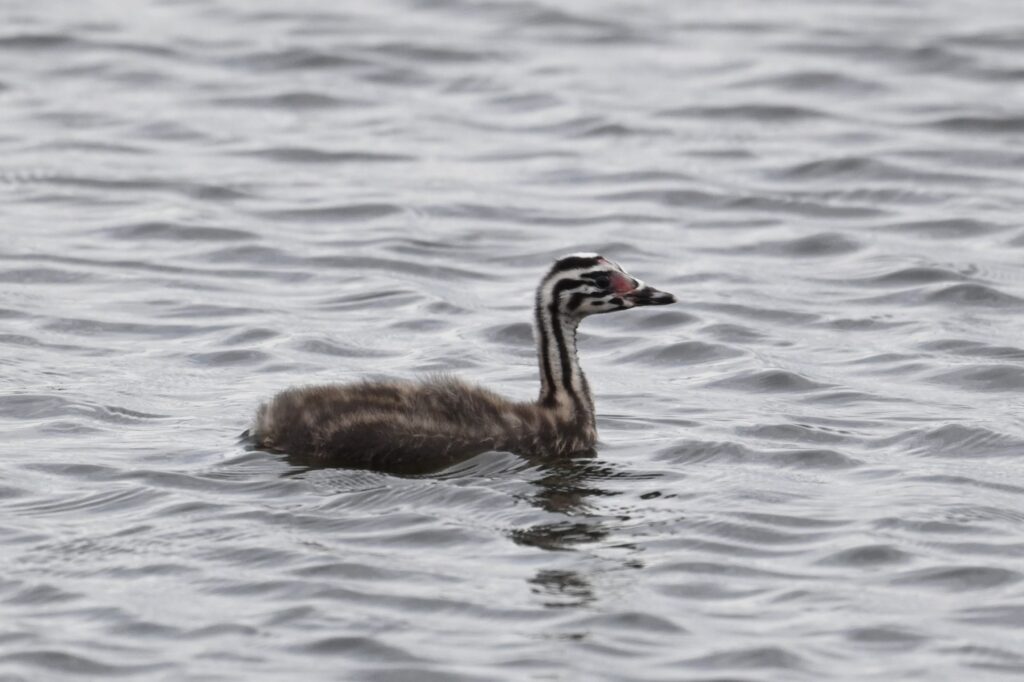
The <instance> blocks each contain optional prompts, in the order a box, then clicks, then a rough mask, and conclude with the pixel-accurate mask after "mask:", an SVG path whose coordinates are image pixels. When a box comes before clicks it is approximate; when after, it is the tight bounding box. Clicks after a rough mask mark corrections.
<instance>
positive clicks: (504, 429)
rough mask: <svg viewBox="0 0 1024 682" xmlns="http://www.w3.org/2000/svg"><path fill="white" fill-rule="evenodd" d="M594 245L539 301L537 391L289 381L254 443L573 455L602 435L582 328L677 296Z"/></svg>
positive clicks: (559, 266) (440, 455) (316, 456)
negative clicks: (598, 317)
mask: <svg viewBox="0 0 1024 682" xmlns="http://www.w3.org/2000/svg"><path fill="white" fill-rule="evenodd" d="M675 300H676V299H675V297H674V296H673V295H672V294H669V293H666V292H664V291H658V290H657V289H655V288H654V287H651V286H648V285H646V284H644V283H643V282H641V281H640V280H638V279H636V278H634V277H631V276H630V275H629V274H628V273H626V271H625V270H623V269H622V268H621V267H619V266H618V265H617V264H615V263H613V262H612V261H610V260H608V259H606V258H604V257H602V256H599V255H597V254H594V253H577V254H572V255H569V256H565V257H563V258H561V259H559V260H557V261H555V264H554V265H553V266H552V267H551V269H550V270H549V271H548V272H547V274H546V275H544V278H543V279H541V281H540V286H538V287H537V297H536V303H535V308H534V324H535V336H536V339H537V356H538V360H539V364H540V396H539V397H538V399H537V400H536V401H535V402H514V401H511V400H507V399H505V398H503V397H501V396H499V395H497V394H496V393H492V392H491V391H489V390H487V389H484V388H480V387H478V386H473V385H470V384H467V383H464V382H462V381H460V380H458V379H454V378H450V377H432V378H428V379H425V380H422V381H415V382H410V381H383V382H373V381H364V382H359V383H354V384H343V385H327V386H306V387H300V388H290V389H288V390H285V391H283V392H281V393H279V394H277V395H276V396H274V398H273V399H271V401H270V402H269V403H265V404H263V405H261V406H260V408H259V410H258V411H257V413H256V422H255V425H254V426H253V429H252V432H253V437H254V439H255V441H256V443H257V445H259V446H261V447H264V448H268V449H272V450H278V451H282V452H286V453H289V454H290V455H292V456H293V457H294V458H296V459H298V460H299V461H303V462H307V463H310V464H315V465H319V466H338V467H350V468H359V469H375V470H378V471H391V472H402V473H425V472H429V471H437V470H440V469H442V468H444V467H446V466H448V465H450V464H454V463H456V462H459V461H461V460H464V459H467V458H469V457H472V456H474V455H477V454H480V453H482V452H486V451H487V450H506V451H510V452H516V453H519V454H522V455H527V456H568V455H572V454H581V453H585V452H587V451H590V450H592V449H593V447H594V443H595V442H596V441H597V428H596V426H595V421H594V402H593V399H592V398H591V396H590V387H589V386H588V385H587V379H586V377H584V376H583V371H582V370H581V369H580V365H579V360H578V358H577V357H576V328H577V326H578V325H579V323H580V321H581V320H582V319H583V318H584V317H587V316H588V315H593V314H595V313H610V312H616V311H619V310H628V309H629V308H634V307H637V306H646V305H664V304H666V303H674V302H675Z"/></svg>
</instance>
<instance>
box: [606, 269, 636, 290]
mask: <svg viewBox="0 0 1024 682" xmlns="http://www.w3.org/2000/svg"><path fill="white" fill-rule="evenodd" d="M611 274H612V290H613V291H614V292H615V293H617V294H628V293H629V292H630V291H633V289H635V288H636V284H635V283H634V282H633V280H632V279H630V278H629V277H626V276H625V275H623V274H621V273H618V272H613V273H611Z"/></svg>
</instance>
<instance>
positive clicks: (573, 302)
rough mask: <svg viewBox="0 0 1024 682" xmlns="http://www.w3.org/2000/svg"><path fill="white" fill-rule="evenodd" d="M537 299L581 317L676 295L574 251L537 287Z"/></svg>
mask: <svg viewBox="0 0 1024 682" xmlns="http://www.w3.org/2000/svg"><path fill="white" fill-rule="evenodd" d="M537 301H538V303H540V304H543V305H545V306H547V307H553V308H554V309H553V310H552V311H551V312H555V311H557V312H558V313H559V314H560V315H561V316H564V317H570V318H577V319H579V318H583V317H586V316H587V315H593V314H595V313H611V312H615V311H617V310H629V309H630V308H635V307H637V306H642V305H665V304H667V303H675V301H676V297H675V296H673V295H672V294H670V293H668V292H665V291H659V290H658V289H655V288H654V287H652V286H650V285H647V284H644V283H643V282H642V281H641V280H638V279H637V278H635V277H633V276H632V275H630V274H629V273H628V272H626V271H625V270H623V269H622V268H621V267H620V266H619V265H618V264H617V263H614V262H612V261H610V260H608V259H607V258H605V257H603V256H599V255H598V254H596V253H573V254H570V255H568V256H563V257H562V258H559V259H558V260H557V261H555V264H554V265H553V266H551V270H549V271H548V274H547V275H545V277H544V279H543V280H541V283H540V287H539V288H538V289H537Z"/></svg>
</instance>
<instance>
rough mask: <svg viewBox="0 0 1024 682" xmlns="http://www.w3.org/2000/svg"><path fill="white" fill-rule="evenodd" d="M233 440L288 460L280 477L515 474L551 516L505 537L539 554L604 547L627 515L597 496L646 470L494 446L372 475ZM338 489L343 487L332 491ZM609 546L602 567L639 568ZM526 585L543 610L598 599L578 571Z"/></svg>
mask: <svg viewBox="0 0 1024 682" xmlns="http://www.w3.org/2000/svg"><path fill="white" fill-rule="evenodd" d="M238 443H239V445H241V446H242V447H243V449H244V450H245V451H246V452H247V453H255V452H270V454H274V455H278V456H280V457H281V458H282V459H283V460H284V461H285V462H287V463H288V464H289V465H291V467H292V468H290V469H289V470H288V471H284V472H280V474H279V476H281V477H282V478H293V477H297V476H298V477H301V476H305V475H307V474H309V472H311V471H317V470H338V471H350V472H352V474H353V475H354V476H355V477H356V478H358V479H359V480H360V482H361V483H362V484H363V485H366V484H367V483H369V482H368V481H366V480H363V479H364V476H366V475H369V476H371V477H372V478H373V482H372V483H373V485H372V486H371V487H376V486H378V485H385V486H386V485H387V479H388V478H389V477H393V478H400V479H413V480H415V479H433V480H437V479H450V480H458V479H465V478H466V477H467V476H473V475H481V474H486V476H487V477H488V478H492V477H497V478H499V479H507V477H508V476H509V475H512V476H514V477H517V478H521V479H523V480H522V483H523V485H524V487H525V488H526V489H524V490H523V492H521V493H517V494H516V495H515V496H516V499H519V500H522V501H524V502H526V503H528V504H530V505H531V506H532V507H534V508H536V509H537V510H539V511H542V512H545V514H546V515H554V516H557V517H558V518H557V519H556V520H552V521H548V522H543V523H536V524H531V525H527V526H522V527H519V528H512V529H510V530H508V531H507V535H508V537H509V539H511V540H512V542H513V543H515V544H516V545H520V546H523V547H532V548H536V549H540V550H544V551H547V552H573V551H577V550H580V549H583V548H585V547H587V546H590V545H595V546H600V545H602V544H607V542H608V541H609V539H610V538H612V537H614V535H615V533H616V531H617V530H619V529H621V528H622V527H623V524H625V523H627V522H629V521H630V520H631V516H629V515H628V514H623V513H618V514H615V515H609V514H605V513H601V512H600V510H599V506H600V505H599V504H598V502H599V500H601V499H605V498H611V497H615V496H618V495H621V494H622V493H621V492H620V491H616V490H613V489H612V488H611V487H610V486H608V485H607V483H608V482H610V481H613V480H622V479H630V478H649V477H650V474H638V473H635V472H631V471H628V470H625V469H624V468H622V467H621V466H620V465H617V464H615V463H612V462H609V461H607V460H602V459H601V458H600V457H599V456H598V452H597V450H590V451H587V452H584V453H580V454H578V455H576V456H574V457H571V458H566V457H542V456H525V455H519V454H516V453H496V452H494V451H491V452H488V453H481V454H478V455H474V456H471V457H465V458H462V459H461V460H459V461H457V462H441V463H436V462H431V463H430V464H431V465H434V466H428V467H422V468H418V467H414V468H412V469H410V470H408V471H387V472H380V471H374V470H372V469H355V468H343V467H335V466H326V465H323V464H320V463H317V462H316V461H313V460H310V459H309V458H308V457H297V456H294V455H290V454H288V453H279V452H272V451H267V450H265V449H262V448H259V447H257V446H256V445H255V443H253V441H252V439H251V437H250V435H249V432H248V431H246V432H244V433H242V434H241V435H240V436H239V439H238ZM495 454H506V455H508V457H506V458H501V459H498V460H496V461H495V460H491V461H488V456H489V455H495ZM338 492H343V490H342V489H339V490H338ZM615 547H616V548H617V549H620V550H627V551H628V552H629V555H628V556H623V557H621V558H619V559H616V560H615V561H613V562H612V563H613V564H614V565H613V566H610V567H609V566H604V567H603V568H602V570H615V569H623V568H631V569H637V568H643V565H644V564H643V563H642V562H641V561H639V560H638V559H637V558H636V556H635V552H633V551H630V550H636V549H637V548H636V547H634V546H632V545H630V544H628V543H622V544H617V545H615ZM527 582H528V583H529V584H530V589H531V590H532V591H533V592H534V593H536V594H538V595H539V596H540V597H541V598H542V599H543V604H544V605H545V606H546V607H551V608H566V607H573V606H584V605H586V604H589V603H591V602H594V601H596V600H597V599H598V595H597V593H596V591H595V587H594V585H593V582H592V579H591V578H590V577H589V576H588V575H587V574H585V573H583V572H581V571H578V570H574V569H572V568H551V567H544V568H540V569H538V570H537V571H536V573H535V574H534V575H533V576H532V577H531V578H529V579H528V581H527Z"/></svg>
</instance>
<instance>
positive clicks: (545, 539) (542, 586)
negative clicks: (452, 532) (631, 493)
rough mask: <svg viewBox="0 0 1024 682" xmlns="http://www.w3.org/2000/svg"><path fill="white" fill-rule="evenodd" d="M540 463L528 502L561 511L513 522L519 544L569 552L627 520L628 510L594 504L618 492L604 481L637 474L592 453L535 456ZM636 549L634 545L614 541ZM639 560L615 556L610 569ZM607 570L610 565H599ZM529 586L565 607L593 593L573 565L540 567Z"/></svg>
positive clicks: (598, 539)
mask: <svg viewBox="0 0 1024 682" xmlns="http://www.w3.org/2000/svg"><path fill="white" fill-rule="evenodd" d="M534 463H535V464H538V465H539V469H538V470H539V472H540V473H541V475H540V477H538V478H536V479H535V480H533V481H532V482H531V483H532V485H533V491H532V492H531V494H530V495H528V496H526V499H527V500H528V501H529V502H530V504H532V505H534V506H535V507H537V508H539V509H542V510H544V511H546V512H549V513H551V514H557V515H558V516H560V517H562V519H561V520H557V521H553V522H550V523H540V524H534V525H531V526H527V527H524V528H516V529H513V530H512V531H511V532H510V534H509V535H510V537H511V538H512V541H513V542H515V543H516V544H518V545H524V546H530V547H536V548H539V549H543V550H547V551H561V552H569V551H573V550H577V549H580V548H583V547H586V546H587V545H594V544H598V543H601V542H603V541H605V540H607V539H608V538H609V537H610V536H612V535H613V534H614V533H615V532H616V531H617V530H618V529H620V528H621V527H622V526H623V524H625V523H626V522H628V521H629V520H630V516H629V515H626V514H622V515H615V516H609V515H607V514H601V513H599V512H598V511H597V510H596V507H597V505H595V504H594V502H595V501H596V500H597V499H598V498H608V497H614V496H616V495H619V494H621V493H619V492H616V491H613V490H609V489H608V488H607V487H602V485H601V484H602V482H603V481H610V480H612V479H617V478H627V477H629V478H632V477H635V474H630V473H628V472H624V471H621V470H619V469H617V468H616V467H614V466H613V465H611V464H609V463H608V462H605V461H601V460H599V459H597V458H596V456H595V455H593V454H591V455H590V456H589V457H587V458H573V459H559V460H556V461H547V462H534ZM616 548H617V549H624V550H627V551H629V552H630V554H634V551H635V550H636V549H637V548H636V547H634V546H632V545H629V544H626V543H624V544H619V545H616ZM642 566H643V564H642V563H641V562H640V561H639V559H637V558H636V557H635V555H634V556H631V557H630V558H627V559H625V560H616V561H614V566H612V567H610V568H611V570H615V569H620V568H630V569H632V568H641V567H642ZM603 570H608V568H603V569H602V571H603ZM528 582H529V584H530V586H531V590H532V591H533V592H534V593H536V594H540V595H543V597H544V602H543V603H544V606H546V607H550V608H566V607H575V606H584V605H586V604H589V603H591V602H593V601H595V600H596V599H597V594H596V591H595V589H594V585H593V583H592V581H591V578H590V577H589V576H588V575H587V574H585V573H581V572H580V571H577V570H572V569H551V568H544V569H540V570H538V571H537V573H536V574H535V575H534V576H533V577H532V578H530V579H529V581H528Z"/></svg>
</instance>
